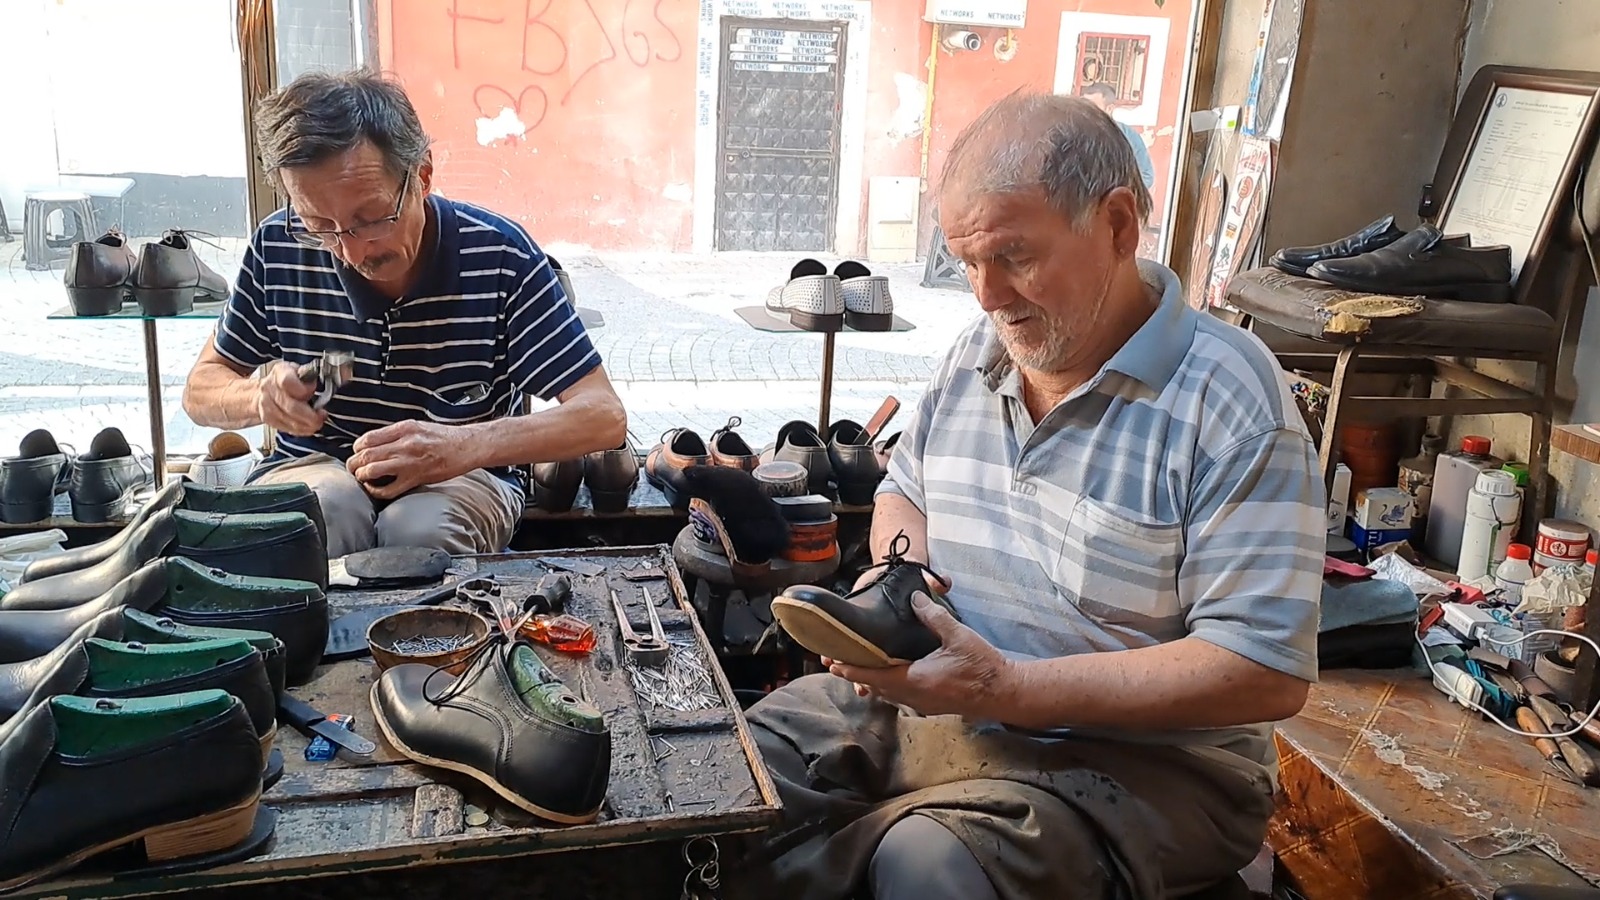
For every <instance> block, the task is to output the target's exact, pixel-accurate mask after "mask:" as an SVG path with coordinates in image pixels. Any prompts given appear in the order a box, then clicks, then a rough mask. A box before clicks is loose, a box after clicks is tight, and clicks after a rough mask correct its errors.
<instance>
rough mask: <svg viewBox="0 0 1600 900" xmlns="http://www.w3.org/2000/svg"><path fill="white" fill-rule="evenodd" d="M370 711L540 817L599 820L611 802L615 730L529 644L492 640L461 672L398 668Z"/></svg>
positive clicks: (402, 740) (392, 732)
mask: <svg viewBox="0 0 1600 900" xmlns="http://www.w3.org/2000/svg"><path fill="white" fill-rule="evenodd" d="M372 712H373V716H374V718H375V719H376V720H377V722H378V727H379V728H380V729H382V731H383V734H384V737H386V738H387V739H388V740H389V743H390V744H391V745H392V746H393V747H394V748H395V749H396V750H398V751H399V752H400V753H401V754H403V755H404V756H406V757H408V758H410V759H412V760H415V761H416V762H419V763H422V764H424V765H429V766H437V767H439V768H442V769H449V770H450V771H453V772H460V773H461V774H463V775H469V776H471V777H473V778H475V779H477V780H478V781H481V782H483V783H484V784H485V785H487V786H488V787H489V788H490V789H492V790H493V791H494V792H495V793H496V794H499V795H500V796H501V797H504V798H505V799H506V800H508V801H510V802H511V803H512V804H514V805H516V806H517V807H518V808H519V809H522V810H525V811H527V812H530V813H532V814H534V815H536V816H539V817H540V818H543V819H548V820H550V821H552V822H559V823H561V824H565V825H576V824H581V823H584V822H591V821H593V820H594V819H595V817H596V816H598V815H599V814H600V807H601V805H602V804H603V803H604V802H605V799H606V786H607V782H608V780H609V778H610V773H611V732H610V731H609V730H607V728H606V725H605V720H604V718H603V717H602V716H601V714H600V710H598V709H596V708H594V707H593V706H590V705H589V704H587V703H585V702H583V701H582V700H580V699H578V697H577V695H576V694H574V693H573V692H572V691H571V690H570V689H568V688H567V687H566V686H565V685H563V684H562V683H561V681H560V680H559V679H558V678H556V676H555V673H553V672H551V671H550V669H549V668H547V667H546V666H545V665H544V663H543V661H541V660H540V659H539V655H538V654H537V653H536V652H534V650H533V648H532V647H530V646H528V645H527V644H523V643H516V644H512V643H509V642H506V641H504V640H503V639H500V640H495V641H491V642H490V643H489V644H486V645H485V646H484V649H483V650H482V651H481V652H480V653H479V654H478V656H477V659H475V660H473V662H472V664H471V665H470V666H468V667H467V669H466V670H465V671H464V672H463V674H462V675H461V677H459V678H456V677H454V676H451V675H450V674H449V673H447V672H445V671H443V670H441V669H435V668H434V667H432V666H424V665H417V664H410V665H403V666H395V667H394V668H392V669H389V670H388V671H386V672H384V673H383V676H382V677H381V678H379V679H378V683H377V684H376V685H374V686H373V688H372Z"/></svg>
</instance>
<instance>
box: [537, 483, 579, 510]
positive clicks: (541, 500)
mask: <svg viewBox="0 0 1600 900" xmlns="http://www.w3.org/2000/svg"><path fill="white" fill-rule="evenodd" d="M576 499H577V497H573V500H576ZM573 500H568V501H567V502H566V503H557V502H556V496H555V493H554V492H553V491H551V490H550V489H548V488H546V487H545V486H544V485H542V484H538V483H537V482H535V483H534V485H533V505H534V506H537V507H539V508H540V509H542V510H544V511H545V512H550V513H563V512H567V511H569V510H571V509H572V502H573Z"/></svg>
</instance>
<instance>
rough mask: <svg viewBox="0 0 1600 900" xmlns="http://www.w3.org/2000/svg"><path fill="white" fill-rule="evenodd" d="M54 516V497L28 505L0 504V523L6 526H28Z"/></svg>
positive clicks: (31, 502)
mask: <svg viewBox="0 0 1600 900" xmlns="http://www.w3.org/2000/svg"><path fill="white" fill-rule="evenodd" d="M54 514H55V497H53V496H52V497H51V498H50V499H48V500H37V501H30V502H28V503H3V504H0V522H4V523H6V524H7V525H30V524H32V523H34V522H43V521H44V520H45V519H48V518H50V517H51V516H52V515H54Z"/></svg>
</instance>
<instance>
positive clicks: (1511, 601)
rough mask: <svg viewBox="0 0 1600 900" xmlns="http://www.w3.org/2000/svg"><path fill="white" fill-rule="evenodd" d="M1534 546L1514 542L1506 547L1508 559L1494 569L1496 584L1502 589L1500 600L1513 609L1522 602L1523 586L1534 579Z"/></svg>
mask: <svg viewBox="0 0 1600 900" xmlns="http://www.w3.org/2000/svg"><path fill="white" fill-rule="evenodd" d="M1531 559H1533V548H1532V547H1529V546H1528V545H1527V544H1512V545H1510V546H1509V547H1507V548H1506V559H1505V562H1502V563H1501V564H1500V565H1499V566H1498V567H1497V568H1496V569H1495V570H1494V586H1495V587H1497V588H1499V589H1500V602H1501V603H1503V604H1505V605H1506V606H1507V607H1509V608H1511V609H1516V608H1517V607H1518V606H1520V605H1521V604H1522V586H1523V585H1525V584H1527V583H1528V582H1530V581H1532V580H1533V566H1532V564H1530V563H1529V560H1531Z"/></svg>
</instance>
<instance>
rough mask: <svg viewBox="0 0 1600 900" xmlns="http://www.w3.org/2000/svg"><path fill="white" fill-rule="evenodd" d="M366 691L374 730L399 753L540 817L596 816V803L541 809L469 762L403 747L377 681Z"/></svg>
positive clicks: (569, 821) (579, 820) (584, 820)
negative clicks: (575, 810)
mask: <svg viewBox="0 0 1600 900" xmlns="http://www.w3.org/2000/svg"><path fill="white" fill-rule="evenodd" d="M370 693H371V703H372V718H373V720H374V721H376V722H377V723H378V730H379V731H381V732H383V738H384V740H386V741H388V742H389V746H391V747H393V748H394V749H395V750H397V751H399V752H400V754H401V755H402V756H405V757H406V758H407V759H410V760H412V761H414V762H419V763H422V764H423V765H425V766H433V767H434V768H436V769H444V770H446V771H449V772H457V773H459V774H462V775H465V776H467V777H468V778H472V779H474V780H477V781H479V782H482V783H483V786H484V787H487V788H488V789H489V790H491V791H494V792H495V793H496V794H498V795H500V797H501V798H502V799H504V800H505V801H506V802H507V803H510V804H511V805H512V806H515V807H516V808H517V809H520V810H522V811H523V812H527V813H532V814H533V815H536V816H538V817H539V818H541V819H548V820H550V821H552V822H556V823H558V824H561V825H587V824H588V823H590V822H593V821H594V820H595V819H597V818H599V817H600V807H598V806H597V807H595V810H594V812H592V813H589V814H588V815H583V816H569V815H566V814H564V813H558V812H551V811H550V810H548V809H545V808H544V807H542V806H540V805H538V804H537V803H534V802H532V801H530V800H528V799H527V798H524V797H519V796H517V795H516V794H513V793H511V792H510V791H509V790H507V789H506V788H505V786H504V785H502V784H500V783H499V782H498V781H495V780H494V779H493V778H491V777H489V776H488V775H485V774H484V773H482V772H480V771H478V770H477V769H474V768H473V767H471V766H467V765H462V764H461V763H458V762H451V761H450V760H448V759H439V758H438V757H434V756H429V755H428V754H426V753H418V752H417V751H415V750H413V749H411V748H410V747H407V746H406V743H405V741H402V740H400V739H399V738H398V737H396V736H395V733H394V731H393V730H392V729H390V728H389V722H388V721H387V720H386V719H384V717H383V706H382V705H381V704H380V703H378V685H377V684H373V686H372V690H371V692H370ZM601 805H602V806H603V805H604V801H601Z"/></svg>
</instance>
